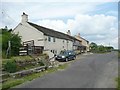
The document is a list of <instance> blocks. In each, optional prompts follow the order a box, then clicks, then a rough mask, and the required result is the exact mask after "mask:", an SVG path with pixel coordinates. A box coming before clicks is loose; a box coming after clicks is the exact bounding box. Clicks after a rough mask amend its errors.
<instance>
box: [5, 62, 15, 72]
mask: <svg viewBox="0 0 120 90" xmlns="http://www.w3.org/2000/svg"><path fill="white" fill-rule="evenodd" d="M4 69H5V70H6V71H7V72H9V73H14V72H16V71H17V65H16V63H15V61H14V60H10V61H7V62H6V64H5V65H4Z"/></svg>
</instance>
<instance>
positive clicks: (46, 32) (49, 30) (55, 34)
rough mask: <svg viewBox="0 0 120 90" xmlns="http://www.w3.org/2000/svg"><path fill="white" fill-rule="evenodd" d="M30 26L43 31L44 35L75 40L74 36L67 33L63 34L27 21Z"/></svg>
mask: <svg viewBox="0 0 120 90" xmlns="http://www.w3.org/2000/svg"><path fill="white" fill-rule="evenodd" d="M28 23H29V24H30V25H31V26H33V27H34V28H36V29H37V30H39V31H41V32H43V33H44V34H45V35H47V36H51V37H56V38H60V39H66V40H71V41H73V40H77V39H76V38H75V37H72V36H69V35H67V34H64V33H62V32H58V31H55V30H53V29H49V28H46V27H43V26H40V25H37V24H34V23H31V22H28Z"/></svg>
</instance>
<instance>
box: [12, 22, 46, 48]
mask: <svg viewBox="0 0 120 90" xmlns="http://www.w3.org/2000/svg"><path fill="white" fill-rule="evenodd" d="M14 32H15V33H19V36H22V42H25V41H30V40H34V44H35V46H44V34H43V33H42V32H40V31H38V30H37V29H36V28H34V27H32V26H31V25H29V24H28V23H27V22H26V23H23V24H22V23H20V24H19V25H18V26H17V27H16V28H15V29H14Z"/></svg>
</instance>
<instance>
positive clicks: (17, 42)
mask: <svg viewBox="0 0 120 90" xmlns="http://www.w3.org/2000/svg"><path fill="white" fill-rule="evenodd" d="M1 30H2V52H3V53H2V54H3V58H5V55H6V54H7V52H8V55H10V56H16V55H18V54H19V48H20V46H21V37H20V36H19V35H18V34H15V33H13V32H12V29H7V28H4V29H1ZM8 42H9V44H10V46H11V47H10V48H8V47H9V45H8Z"/></svg>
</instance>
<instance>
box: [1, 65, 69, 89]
mask: <svg viewBox="0 0 120 90" xmlns="http://www.w3.org/2000/svg"><path fill="white" fill-rule="evenodd" d="M67 66H68V64H63V65H60V66H58V67H55V68H49V69H47V70H46V71H43V72H40V73H34V74H31V75H29V76H25V77H22V78H19V79H13V78H10V79H9V80H8V81H7V82H5V83H3V84H2V90H7V89H9V88H11V87H14V86H16V85H19V84H22V83H24V82H27V81H31V80H33V79H35V78H38V77H41V76H44V75H45V74H48V73H52V72H55V71H57V70H59V69H65V68H66V67H67Z"/></svg>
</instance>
